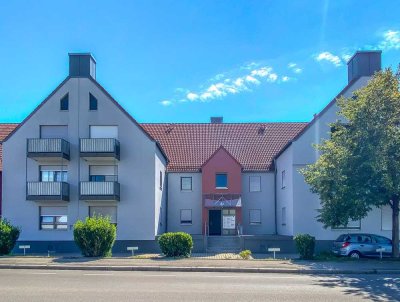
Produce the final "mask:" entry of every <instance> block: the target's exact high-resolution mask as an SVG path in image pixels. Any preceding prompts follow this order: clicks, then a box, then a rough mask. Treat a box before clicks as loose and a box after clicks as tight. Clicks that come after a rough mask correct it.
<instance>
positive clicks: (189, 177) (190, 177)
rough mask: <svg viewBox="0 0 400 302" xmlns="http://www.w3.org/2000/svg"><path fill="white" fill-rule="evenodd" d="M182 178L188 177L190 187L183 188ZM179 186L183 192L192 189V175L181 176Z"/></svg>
mask: <svg viewBox="0 0 400 302" xmlns="http://www.w3.org/2000/svg"><path fill="white" fill-rule="evenodd" d="M184 178H188V179H190V189H184V188H183V186H182V180H183V179H184ZM180 186H181V191H183V192H191V191H193V177H192V176H181V178H180Z"/></svg>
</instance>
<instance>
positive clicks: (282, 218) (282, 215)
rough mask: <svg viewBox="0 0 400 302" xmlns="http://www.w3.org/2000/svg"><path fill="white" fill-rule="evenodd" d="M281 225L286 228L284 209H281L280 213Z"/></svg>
mask: <svg viewBox="0 0 400 302" xmlns="http://www.w3.org/2000/svg"><path fill="white" fill-rule="evenodd" d="M281 220H282V221H281V224H282V225H283V226H286V224H287V222H286V220H287V212H286V207H282V211H281Z"/></svg>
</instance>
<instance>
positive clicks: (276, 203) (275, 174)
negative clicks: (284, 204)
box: [274, 158, 278, 235]
mask: <svg viewBox="0 0 400 302" xmlns="http://www.w3.org/2000/svg"><path fill="white" fill-rule="evenodd" d="M277 174H278V168H277V164H276V159H275V158H274V204H275V212H274V213H275V235H277V234H278V215H277V210H278V209H277V207H278V200H277V197H276V181H277V180H276V176H277Z"/></svg>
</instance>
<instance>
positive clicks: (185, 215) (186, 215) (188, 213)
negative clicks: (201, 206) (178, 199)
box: [181, 210, 192, 224]
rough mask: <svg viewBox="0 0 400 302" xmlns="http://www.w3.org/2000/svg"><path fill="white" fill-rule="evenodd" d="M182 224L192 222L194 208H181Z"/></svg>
mask: <svg viewBox="0 0 400 302" xmlns="http://www.w3.org/2000/svg"><path fill="white" fill-rule="evenodd" d="M181 224H192V210H181Z"/></svg>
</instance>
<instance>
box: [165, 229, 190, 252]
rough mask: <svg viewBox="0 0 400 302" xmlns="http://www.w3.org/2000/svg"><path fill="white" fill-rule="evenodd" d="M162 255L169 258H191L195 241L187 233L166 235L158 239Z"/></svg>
mask: <svg viewBox="0 0 400 302" xmlns="http://www.w3.org/2000/svg"><path fill="white" fill-rule="evenodd" d="M158 244H159V245H160V249H161V251H162V253H163V254H164V255H165V256H167V257H189V256H190V254H191V252H192V248H193V239H192V236H190V235H189V234H187V233H184V232H177V233H165V234H162V235H161V236H160V237H159V238H158Z"/></svg>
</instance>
